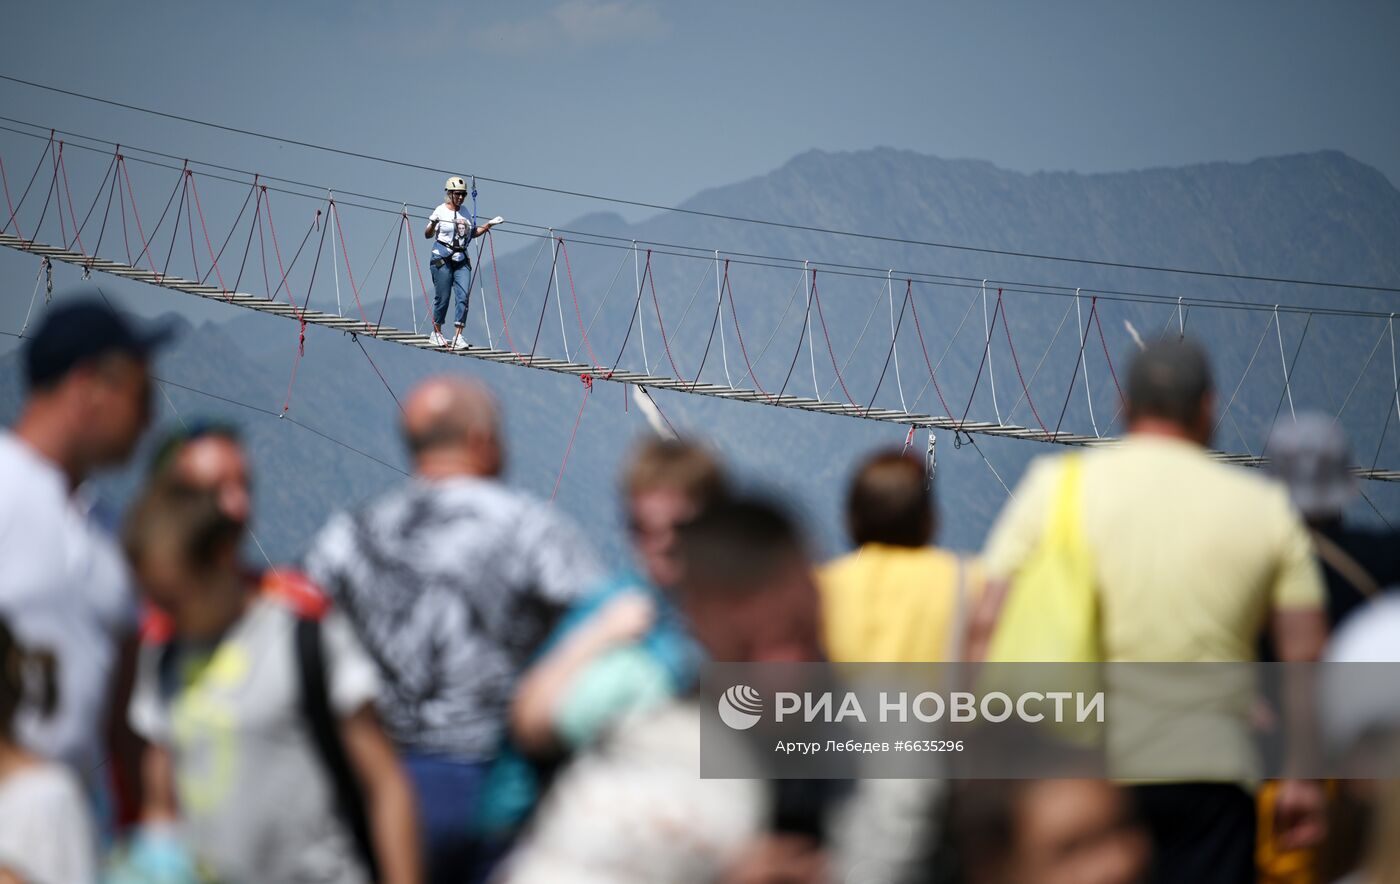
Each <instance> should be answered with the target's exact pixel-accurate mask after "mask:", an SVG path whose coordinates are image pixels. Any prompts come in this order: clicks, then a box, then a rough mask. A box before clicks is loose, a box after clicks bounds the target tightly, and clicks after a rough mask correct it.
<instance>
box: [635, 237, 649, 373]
mask: <svg viewBox="0 0 1400 884" xmlns="http://www.w3.org/2000/svg"><path fill="white" fill-rule="evenodd" d="M632 272H633V274H634V275H635V276H636V277H637V331H639V332H641V334H642V365H651V361H650V360H648V359H647V312H646V310H644V309H642V306H641V304H642V264H641V261H640V259H639V258H638V256H637V241H636V240H635V239H634V240H632Z"/></svg>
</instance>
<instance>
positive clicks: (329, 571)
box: [306, 477, 600, 761]
mask: <svg viewBox="0 0 1400 884" xmlns="http://www.w3.org/2000/svg"><path fill="white" fill-rule="evenodd" d="M306 570H307V572H308V573H309V574H310V576H311V577H312V578H313V579H314V580H315V581H316V582H317V583H318V584H320V585H321V586H323V587H325V589H326V591H327V592H328V593H329V594H330V596H331V599H332V600H333V603H334V604H335V605H336V607H337V608H338V609H339V610H340V611H342V612H344V614H345V615H346V616H347V617H348V618H349V619H350V621H351V622H352V624H353V625H354V627H355V631H356V633H357V634H358V635H359V636H360V638H361V640H362V641H363V642H364V644H365V647H366V648H367V650H368V651H369V652H370V654H371V655H372V656H373V657H374V659H375V662H376V663H378V664H379V666H380V670H381V675H382V684H383V687H382V690H381V693H380V697H379V703H378V709H379V713H380V715H381V717H382V719H383V721H384V724H385V728H386V730H387V731H388V733H389V735H390V736H391V737H392V738H393V739H394V741H395V742H396V743H398V744H399V745H400V746H401V747H403V748H405V749H407V750H409V751H413V752H418V753H422V754H429V755H436V756H442V757H447V758H452V759H456V760H459V761H479V760H483V759H487V758H490V757H492V756H493V755H495V753H496V750H497V748H498V747H499V746H500V744H501V740H502V737H503V733H504V724H505V716H506V710H507V707H508V705H509V703H510V698H511V692H512V690H513V688H514V685H515V681H516V679H517V677H518V676H519V673H520V672H521V670H523V669H524V667H525V665H526V664H527V663H528V662H529V660H530V659H531V657H532V656H533V654H534V653H535V651H536V650H537V649H538V648H539V646H540V644H541V642H543V641H544V639H545V637H546V636H547V635H548V634H549V631H550V630H551V629H552V628H553V626H554V624H555V621H556V620H557V619H558V617H559V616H560V614H561V612H563V611H564V610H565V609H566V608H567V607H568V606H569V605H570V604H571V603H572V602H574V601H575V600H576V599H577V598H579V596H580V595H581V594H582V592H583V591H584V590H585V589H586V588H588V587H590V586H592V585H594V584H595V583H596V582H597V581H598V579H599V577H600V572H599V569H598V566H597V563H596V561H595V559H594V557H593V553H592V551H591V549H590V548H589V546H588V544H587V543H586V542H585V541H584V539H583V537H582V535H581V534H580V533H579V532H578V530H577V529H576V528H575V526H574V525H573V523H572V522H570V521H569V520H568V519H567V518H565V517H564V516H562V515H561V514H560V513H559V512H558V511H557V510H554V509H552V508H551V507H550V506H549V505H547V504H545V503H543V502H541V501H537V500H535V499H534V498H532V497H529V496H527V495H524V494H520V493H518V492H515V491H513V490H511V489H509V488H507V487H506V486H504V485H502V484H501V483H499V482H496V481H493V480H488V479H478V478H469V477H459V478H451V479H443V480H438V481H425V480H414V481H412V482H410V483H409V484H407V485H405V486H404V487H403V488H401V489H398V490H396V491H393V492H390V493H389V494H387V495H385V496H383V497H381V498H379V499H378V500H376V501H374V502H372V503H371V504H369V505H368V506H367V507H365V508H364V509H362V510H360V511H359V512H356V513H354V514H340V515H337V516H335V517H333V518H332V519H331V521H330V522H329V523H328V524H327V525H326V527H325V528H324V529H323V530H322V532H321V534H320V536H319V537H318V538H317V539H316V541H315V542H314V543H313V545H312V549H311V553H310V554H309V555H308V557H307V560H306Z"/></svg>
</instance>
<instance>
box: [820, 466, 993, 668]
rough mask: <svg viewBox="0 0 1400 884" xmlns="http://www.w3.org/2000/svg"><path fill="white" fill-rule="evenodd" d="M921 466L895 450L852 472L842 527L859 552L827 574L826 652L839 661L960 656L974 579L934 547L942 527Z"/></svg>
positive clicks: (954, 558) (824, 583) (966, 568)
mask: <svg viewBox="0 0 1400 884" xmlns="http://www.w3.org/2000/svg"><path fill="white" fill-rule="evenodd" d="M925 483H926V480H925V476H924V465H923V463H922V462H921V461H920V460H919V459H918V458H915V457H911V456H908V455H905V454H901V453H900V452H898V451H888V452H882V453H879V454H876V455H874V456H873V457H871V458H870V459H868V460H867V461H865V463H864V464H862V465H861V467H860V469H859V470H858V471H857V472H856V476H855V479H854V480H853V481H852V483H851V488H850V492H849V493H848V495H847V499H846V526H847V529H848V530H849V531H850V534H851V539H852V540H853V541H854V542H855V544H856V550H855V551H854V552H852V553H850V554H848V555H845V556H842V557H841V558H839V559H837V560H835V561H833V562H831V563H829V564H828V565H826V567H824V568H823V569H822V570H821V574H820V575H819V582H820V586H821V594H822V620H823V628H824V632H825V636H824V637H825V640H826V651H827V656H828V657H829V658H830V659H831V660H832V661H834V662H837V663H933V662H941V661H945V660H956V659H958V657H959V656H960V645H961V637H962V626H963V624H964V623H966V621H967V617H966V616H965V615H964V614H963V612H965V611H967V610H968V608H969V605H970V600H971V599H972V598H973V597H974V596H975V593H976V587H977V583H978V580H977V575H976V574H975V573H973V570H972V568H971V567H970V566H969V564H968V563H965V562H963V561H962V560H961V559H960V558H959V557H958V556H956V555H954V554H953V553H951V552H948V551H946V550H942V549H938V548H936V547H933V546H930V545H929V544H930V543H931V542H932V541H933V538H934V533H935V531H936V529H937V517H936V516H935V514H934V509H933V495H932V492H930V491H929V490H928V489H927V488H926V487H925Z"/></svg>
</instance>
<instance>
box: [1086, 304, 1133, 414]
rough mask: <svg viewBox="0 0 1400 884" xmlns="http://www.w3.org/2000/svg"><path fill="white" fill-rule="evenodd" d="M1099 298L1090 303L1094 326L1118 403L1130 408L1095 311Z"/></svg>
mask: <svg viewBox="0 0 1400 884" xmlns="http://www.w3.org/2000/svg"><path fill="white" fill-rule="evenodd" d="M1098 300H1099V298H1098V296H1097V295H1095V296H1094V297H1093V298H1091V299H1090V301H1089V312H1090V313H1091V314H1092V315H1093V317H1094V325H1095V326H1097V327H1098V330H1099V343H1101V344H1103V358H1104V359H1107V360H1108V374H1109V376H1110V377H1112V378H1113V387H1114V389H1116V390H1117V391H1118V403H1119V405H1120V406H1121V407H1123V408H1127V407H1128V399H1127V397H1125V396H1124V395H1123V388H1122V387H1120V386H1118V372H1116V371H1114V370H1113V357H1112V356H1110V355H1108V339H1107V338H1105V337H1104V333H1103V323H1102V322H1100V321H1099V312H1098V311H1097V310H1096V309H1094V308H1095V306H1096V305H1097V303H1098Z"/></svg>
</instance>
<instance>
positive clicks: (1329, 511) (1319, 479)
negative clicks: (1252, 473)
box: [1265, 412, 1356, 518]
mask: <svg viewBox="0 0 1400 884" xmlns="http://www.w3.org/2000/svg"><path fill="white" fill-rule="evenodd" d="M1265 453H1266V454H1267V455H1268V458H1269V463H1268V470H1269V472H1270V473H1271V474H1273V475H1274V476H1276V477H1278V478H1279V479H1282V480H1283V482H1284V484H1286V485H1287V486H1288V494H1289V496H1290V497H1292V498H1293V505H1294V506H1296V507H1297V508H1298V510H1299V511H1300V512H1302V514H1303V515H1304V516H1305V517H1307V518H1327V517H1329V516H1338V515H1341V513H1342V511H1343V510H1345V509H1346V507H1347V504H1349V503H1351V499H1352V497H1353V496H1354V495H1355V494H1356V480H1355V478H1354V477H1353V476H1352V475H1351V451H1350V449H1349V447H1348V446H1347V439H1346V434H1345V433H1343V432H1342V428H1341V427H1339V426H1337V423H1336V421H1334V420H1333V419H1332V418H1331V417H1329V416H1328V415H1325V414H1320V413H1317V412H1308V413H1303V414H1300V415H1298V418H1297V420H1294V421H1289V422H1284V423H1280V424H1279V425H1278V427H1277V428H1276V429H1275V430H1274V432H1273V435H1272V436H1270V437H1269V445H1268V448H1267V449H1266V450H1265Z"/></svg>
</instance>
